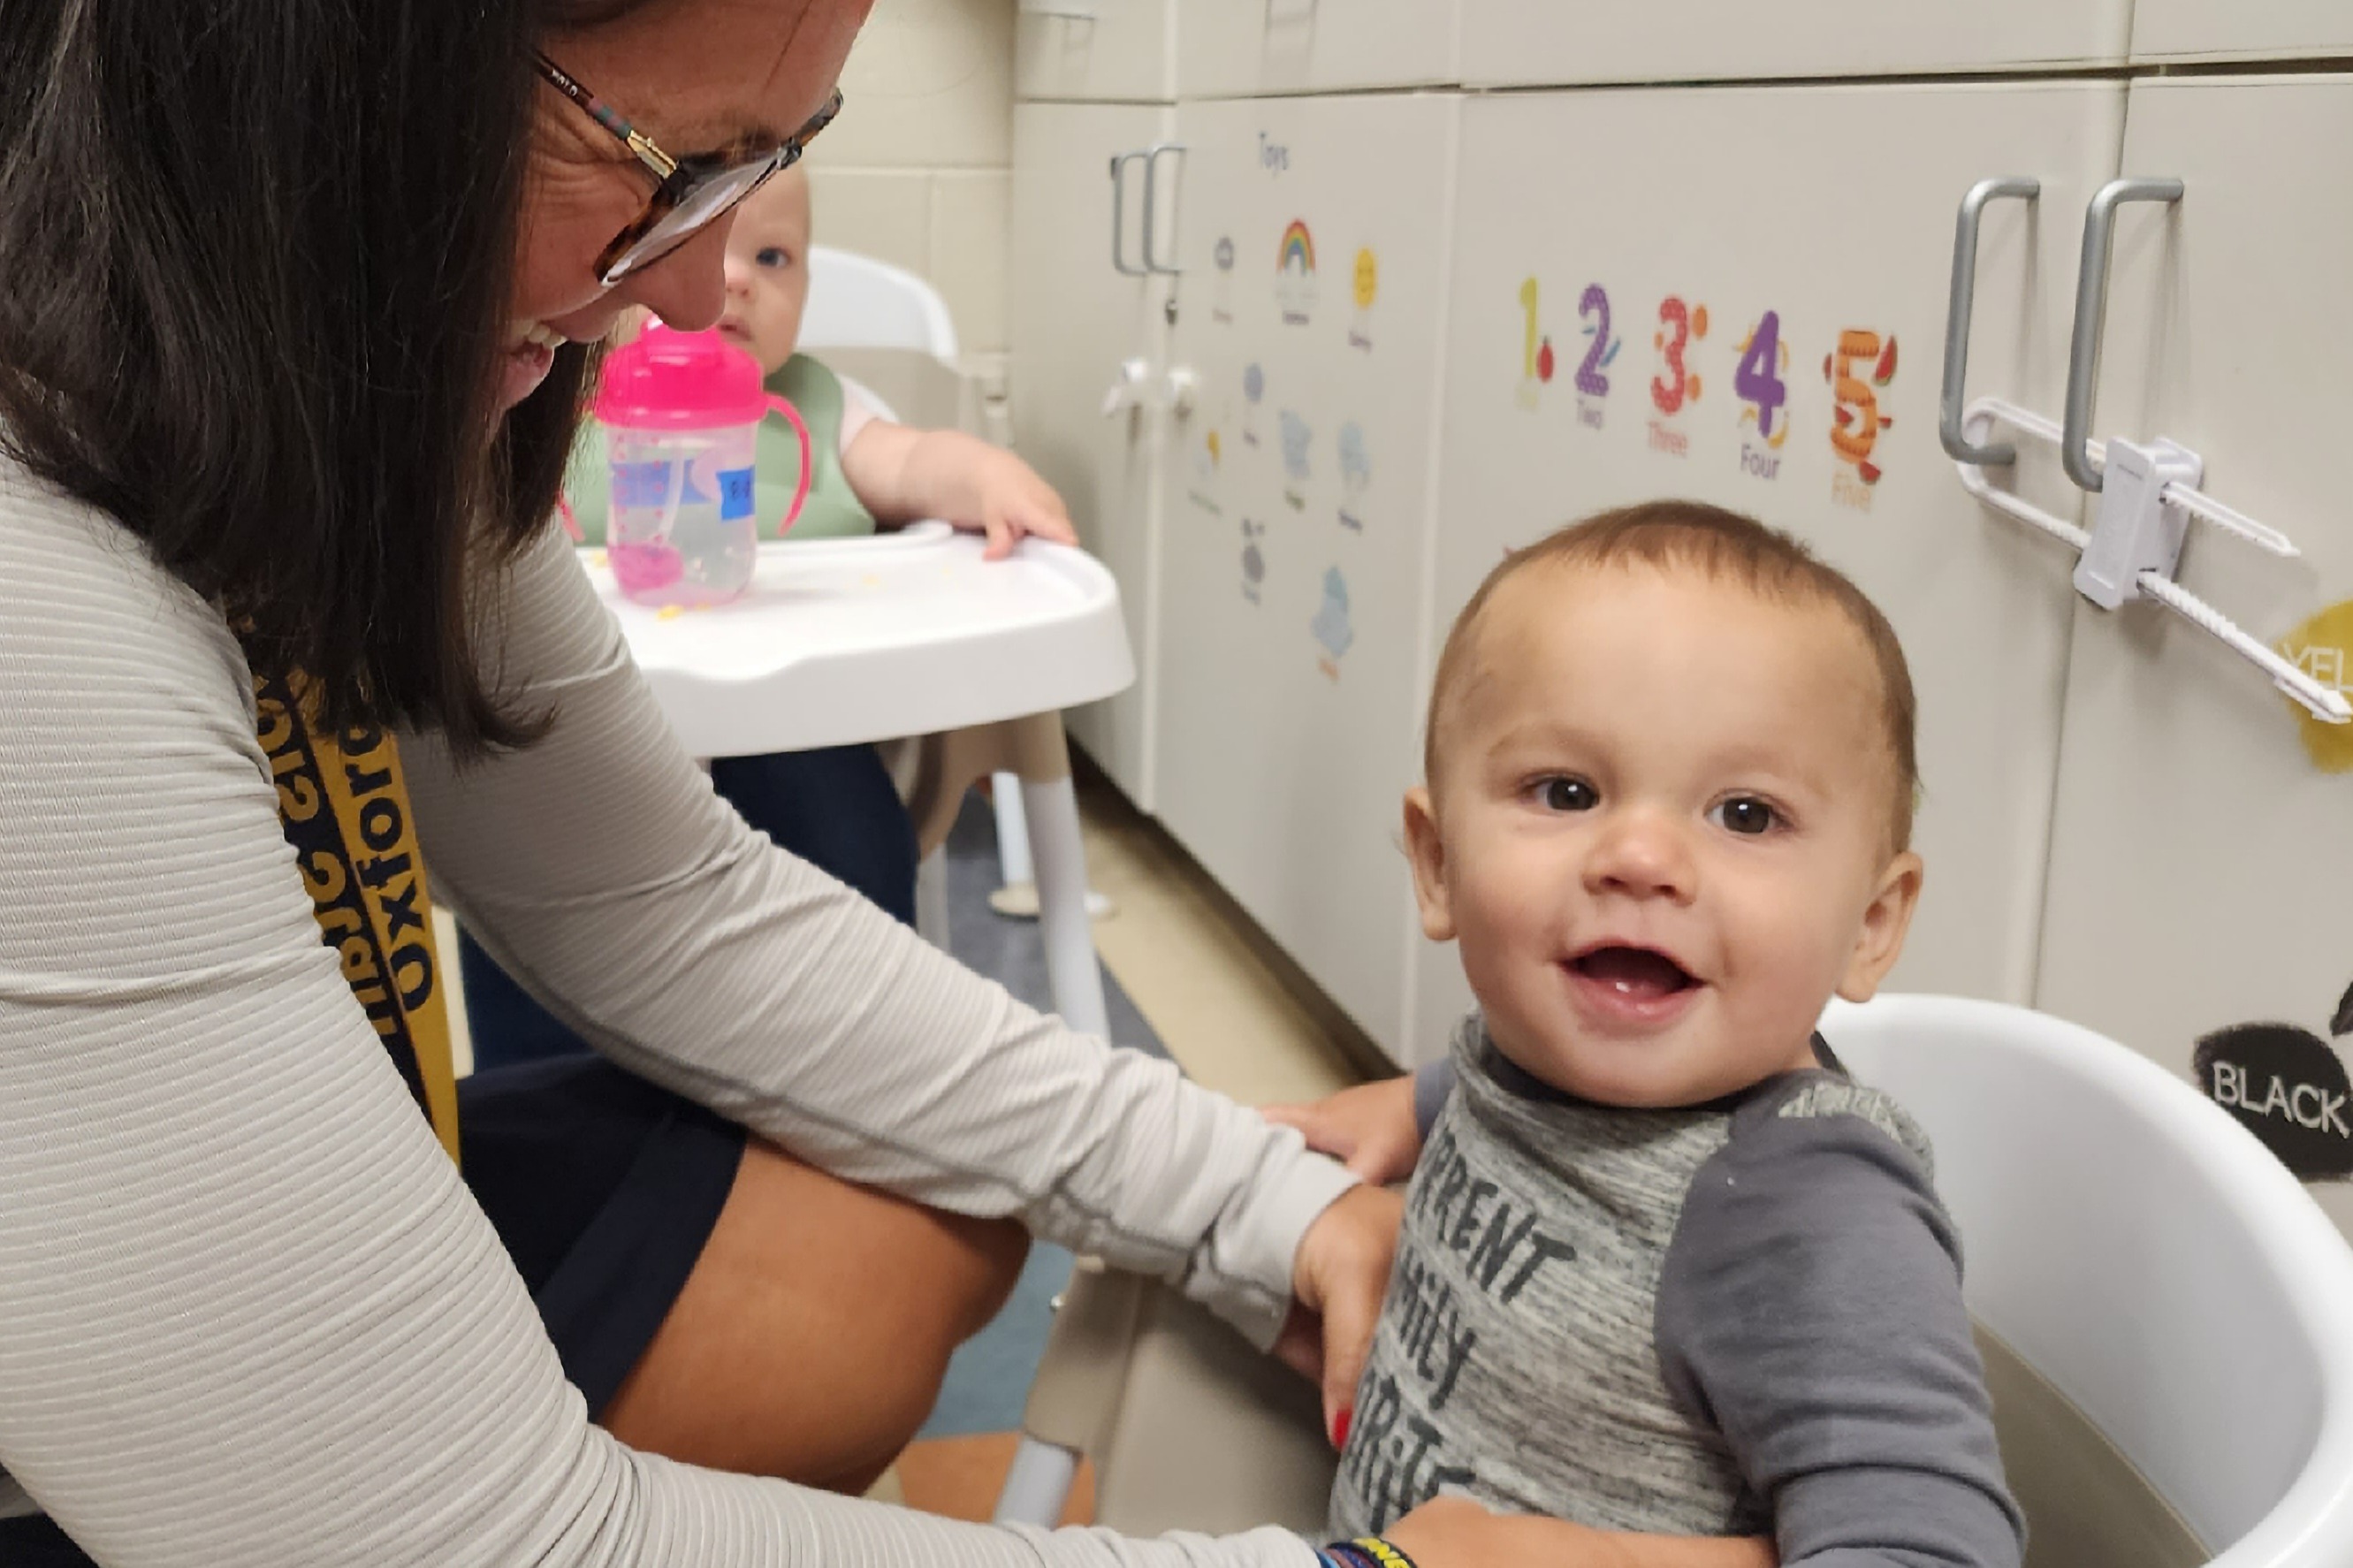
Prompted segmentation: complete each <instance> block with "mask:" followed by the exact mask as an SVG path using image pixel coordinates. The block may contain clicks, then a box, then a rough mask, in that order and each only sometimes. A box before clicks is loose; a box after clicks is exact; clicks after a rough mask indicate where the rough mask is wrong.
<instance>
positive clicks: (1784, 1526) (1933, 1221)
mask: <svg viewBox="0 0 2353 1568" xmlns="http://www.w3.org/2000/svg"><path fill="white" fill-rule="evenodd" d="M1899 1140H1900V1141H1899ZM1926 1153H1927V1148H1926V1140H1925V1139H1921V1138H1920V1137H1919V1136H1918V1134H1917V1132H1916V1131H1915V1130H1914V1129H1913V1128H1912V1127H1911V1124H1910V1122H1909V1121H1908V1119H1906V1118H1905V1117H1904V1115H1903V1112H1902V1111H1901V1110H1896V1109H1895V1108H1894V1102H1893V1101H1891V1100H1886V1099H1885V1097H1883V1096H1880V1095H1876V1094H1874V1093H1873V1091H1872V1090H1870V1089H1863V1088H1862V1087H1861V1086H1858V1085H1854V1084H1852V1083H1849V1082H1846V1081H1844V1080H1842V1079H1825V1078H1816V1077H1814V1076H1813V1075H1808V1081H1807V1083H1806V1086H1805V1087H1803V1088H1799V1089H1796V1090H1795V1092H1788V1091H1784V1092H1781V1093H1776V1094H1771V1095H1768V1096H1767V1097H1764V1098H1763V1099H1761V1100H1757V1101H1752V1102H1751V1103H1750V1104H1748V1105H1746V1106H1744V1107H1743V1108H1742V1109H1741V1110H1740V1111H1739V1112H1738V1113H1736V1117H1735V1120H1734V1126H1733V1135H1732V1137H1731V1139H1730V1141H1729V1142H1726V1143H1725V1147H1724V1148H1723V1149H1722V1150H1721V1151H1719V1152H1717V1153H1716V1154H1715V1155H1714V1156H1713V1157H1711V1158H1710V1159H1709V1161H1708V1162H1707V1163H1706V1164H1705V1165H1704V1166H1702V1167H1701V1169H1700V1171H1699V1173H1698V1175H1697V1176H1696V1177H1695V1178H1694V1181H1693V1184H1692V1187H1691V1191H1690V1194H1689V1196H1688V1198H1687V1199H1686V1201H1685V1204H1684V1206H1683V1215H1682V1219H1681V1222H1680V1223H1679V1225H1678V1226H1677V1228H1676V1232H1675V1237H1674V1239H1673V1241H1672V1244H1671V1245H1670V1246H1669V1247H1668V1250H1667V1255H1666V1259H1665V1263H1664V1266H1663V1269H1662V1275H1661V1278H1660V1280H1659V1293H1658V1306H1657V1335H1658V1349H1659V1362H1660V1369H1661V1371H1662V1373H1663V1374H1664V1375H1665V1378H1666V1383H1667V1386H1668V1388H1669V1389H1670V1390H1671V1391H1672V1393H1673V1394H1674V1395H1675V1397H1676V1399H1677V1400H1678V1401H1679V1402H1681V1403H1682V1404H1683V1405H1684V1406H1685V1407H1686V1408H1687V1409H1688V1410H1690V1411H1691V1412H1693V1413H1694V1415H1698V1416H1699V1417H1701V1418H1702V1419H1704V1420H1705V1421H1706V1422H1707V1423H1708V1424H1709V1425H1711V1426H1715V1428H1716V1429H1717V1430H1719V1431H1721V1432H1722V1433H1723V1434H1724V1436H1725V1440H1726V1442H1727V1443H1728V1444H1729V1446H1730V1447H1731V1450H1732V1453H1733V1456H1734V1458H1735V1459H1736V1462H1737V1463H1738V1465H1739V1467H1740V1469H1741V1473H1742V1476H1743V1478H1744V1479H1745V1480H1746V1484H1747V1487H1748V1489H1750V1491H1751V1492H1752V1493H1753V1494H1754V1495H1755V1497H1756V1499H1757V1501H1759V1502H1760V1503H1762V1504H1763V1505H1764V1508H1765V1510H1766V1511H1767V1513H1768V1514H1769V1516H1770V1517H1771V1519H1772V1521H1773V1527H1774V1532H1775V1535H1776V1536H1777V1538H1778V1545H1779V1548H1780V1554H1781V1562H1782V1563H1783V1564H1784V1565H1785V1568H1799V1565H1801V1564H1802V1565H1803V1568H1899V1565H1900V1568H1930V1565H1934V1568H2016V1565H2017V1564H2018V1563H2019V1561H2020V1558H2021V1554H2022V1552H2023V1550H2024V1543H2025V1526H2024V1522H2023V1521H2022V1519H2021V1516H2020V1514H2019V1511H2018V1507H2017V1504H2016V1503H2015V1502H2014V1501H2013V1500H2011V1498H2010V1492H2009V1489H2007V1487H2005V1485H2004V1484H2003V1481H2002V1472H2001V1459H2000V1453H1999V1451H1998V1450H1997V1449H1996V1447H1995V1445H1994V1431H1993V1415H1992V1410H1991V1407H1990V1405H1989V1402H1988V1400H1987V1396H1986V1392H1985V1382H1984V1374H1983V1371H1982V1369H1981V1368H1980V1367H1979V1365H1978V1354H1977V1346H1976V1343H1975V1342H1974V1341H1973V1340H1972V1339H1971V1338H1970V1334H1969V1321H1968V1311H1967V1310H1966V1309H1965V1308H1964V1307H1963V1305H1962V1302H1961V1263H1960V1243H1959V1239H1958V1237H1957V1235H1956V1233H1955V1231H1954V1227H1953V1223H1952V1220H1951V1218H1950V1217H1949V1216H1948V1215H1947V1214H1946V1213H1945V1211H1944V1208H1943V1206H1942V1205H1940V1204H1938V1203H1937V1201H1936V1194H1935V1192H1934V1190H1933V1189H1932V1187H1931V1186H1930V1184H1929V1183H1930V1176H1929V1170H1928V1164H1927V1160H1926Z"/></svg>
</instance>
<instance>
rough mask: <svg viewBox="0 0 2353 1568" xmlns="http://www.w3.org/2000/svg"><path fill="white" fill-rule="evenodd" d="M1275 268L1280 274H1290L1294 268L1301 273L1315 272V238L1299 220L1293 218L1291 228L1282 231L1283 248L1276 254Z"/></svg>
mask: <svg viewBox="0 0 2353 1568" xmlns="http://www.w3.org/2000/svg"><path fill="white" fill-rule="evenodd" d="M1274 266H1275V270H1276V271H1278V272H1289V271H1291V270H1293V268H1296V269H1297V270H1299V271H1301V272H1308V273H1312V272H1314V270H1315V237H1314V235H1312V234H1310V233H1308V232H1307V225H1306V224H1304V223H1303V222H1302V221H1301V220H1299V219H1298V218H1293V219H1292V220H1291V226H1290V227H1288V228H1286V229H1284V230H1283V231H1282V247H1281V248H1280V249H1279V250H1277V251H1276V252H1275V258H1274Z"/></svg>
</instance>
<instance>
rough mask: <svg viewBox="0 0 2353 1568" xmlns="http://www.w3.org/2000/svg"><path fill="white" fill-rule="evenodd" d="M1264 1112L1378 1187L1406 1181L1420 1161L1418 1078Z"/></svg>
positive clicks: (1383, 1082) (1388, 1081) (1393, 1080)
mask: <svg viewBox="0 0 2353 1568" xmlns="http://www.w3.org/2000/svg"><path fill="white" fill-rule="evenodd" d="M1260 1114H1261V1115H1262V1116H1264V1117H1265V1118H1266V1119H1267V1120H1268V1121H1272V1122H1276V1123H1278V1124H1280V1125H1282V1126H1284V1127H1296V1128H1298V1129H1299V1131H1302V1132H1303V1133H1305V1134H1306V1135H1307V1146H1308V1147H1309V1148H1310V1149H1313V1150H1314V1151H1315V1152H1317V1153H1319V1154H1329V1155H1331V1156H1332V1158H1334V1159H1335V1160H1338V1161H1340V1162H1341V1163H1344V1164H1345V1165H1346V1166H1347V1167H1348V1169H1349V1170H1350V1171H1351V1172H1353V1173H1355V1174H1356V1176H1357V1177H1358V1178H1359V1179H1360V1180H1363V1181H1366V1182H1370V1183H1371V1184H1373V1185H1375V1186H1377V1187H1385V1186H1387V1185H1388V1184H1390V1183H1391V1182H1401V1181H1404V1180H1405V1179H1406V1178H1407V1177H1408V1176H1410V1175H1412V1174H1413V1165H1414V1162H1415V1161H1417V1160H1419V1159H1420V1158H1421V1129H1420V1127H1419V1125H1418V1124H1416V1122H1415V1121H1414V1117H1413V1077H1412V1075H1411V1074H1408V1075H1407V1076H1405V1077H1403V1078H1391V1079H1382V1080H1381V1081H1380V1082H1378V1083H1367V1084H1360V1085H1358V1086H1357V1087H1356V1088H1355V1089H1342V1090H1341V1091H1340V1092H1339V1093H1337V1094H1332V1095H1326V1096H1324V1098H1323V1099H1322V1100H1317V1101H1315V1102H1314V1104H1312V1105H1270V1106H1266V1107H1263V1108H1262V1109H1261V1111H1260Z"/></svg>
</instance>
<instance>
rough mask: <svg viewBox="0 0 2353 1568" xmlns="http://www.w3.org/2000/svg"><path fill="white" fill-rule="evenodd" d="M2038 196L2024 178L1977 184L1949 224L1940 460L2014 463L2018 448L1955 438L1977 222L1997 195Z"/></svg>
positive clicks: (2034, 183)
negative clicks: (1949, 270)
mask: <svg viewBox="0 0 2353 1568" xmlns="http://www.w3.org/2000/svg"><path fill="white" fill-rule="evenodd" d="M2040 195H2042V181H2040V180H2037V179H2033V178H2031V177H2030V176H2028V175H2025V174H2004V175H1999V176H1997V177H1995V178H1993V179H1990V180H1979V181H1978V183H1977V184H1974V185H1971V186H1970V187H1969V194H1968V195H1965V196H1963V197H1962V198H1961V213H1960V216H1959V217H1958V218H1957V219H1956V220H1955V221H1954V224H1953V291H1952V300H1951V302H1950V304H1949V305H1947V308H1946V311H1945V390H1944V395H1943V396H1941V397H1940V398H1938V399H1937V401H1936V436H1937V438H1938V439H1940V440H1942V441H1943V442H1944V444H1945V455H1946V456H1947V457H1949V458H1952V459H1953V461H1955V462H1957V463H1976V464H1978V465H1979V466H1980V467H1986V468H2000V467H2003V466H2006V465H2008V464H2010V463H2014V462H2016V461H2017V460H2018V448H2017V447H2013V446H2011V445H2010V443H2009V442H2007V441H1995V442H1992V443H1989V445H1986V446H1983V447H1980V446H1978V445H1976V444H1975V443H1973V442H1971V441H1970V440H1969V439H1968V437H1966V436H1964V435H1962V434H1961V414H1962V409H1963V405H1964V404H1965V402H1966V399H1965V396H1964V393H1963V388H1964V387H1965V386H1966V384H1967V383H1968V374H1969V311H1970V309H1971V307H1972V306H1973V305H1974V304H1975V302H1976V295H1977V287H1978V218H1979V217H1980V216H1983V214H1984V212H1985V207H1986V204H1987V203H1988V202H1990V201H1994V200H1997V199H1999V198H2000V197H2003V196H2016V197H2018V198H2019V199H2020V200H2021V201H2029V202H2031V201H2033V200H2034V199H2035V198H2036V197H2038V196H2040Z"/></svg>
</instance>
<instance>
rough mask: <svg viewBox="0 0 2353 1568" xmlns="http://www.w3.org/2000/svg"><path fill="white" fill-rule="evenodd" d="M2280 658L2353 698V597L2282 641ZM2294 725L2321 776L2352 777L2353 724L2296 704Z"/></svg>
mask: <svg viewBox="0 0 2353 1568" xmlns="http://www.w3.org/2000/svg"><path fill="white" fill-rule="evenodd" d="M2278 648H2279V655H2280V657H2281V658H2284V659H2286V660H2287V661H2288V662H2289V663H2291V664H2293V665H2295V667H2296V668H2298V669H2301V670H2303V671H2304V672H2305V673H2306V675H2309V676H2310V677H2312V679H2315V680H2317V681H2318V682H2320V684H2321V685H2323V686H2326V687H2327V688H2328V689H2331V690H2332V691H2339V692H2344V693H2346V694H2347V695H2348V696H2353V657H2348V654H2347V652H2346V650H2347V649H2348V648H2353V599H2348V600H2346V601H2345V602H2344V603H2342V604H2337V605H2329V606H2328V608H2327V609H2325V610H2323V611H2321V612H2320V613H2319V614H2318V615H2316V616H2313V617H2312V618H2311V619H2310V620H2308V621H2306V622H2305V623H2304V625H2302V626H2298V627H2296V628H2295V630H2294V631H2292V632H2290V633H2288V634H2287V636H2285V637H2282V638H2281V639H2280V640H2279V643H2278ZM2288 706H2289V708H2290V709H2291V710H2293V711H2294V712H2295V716H2296V727H2297V729H2298V730H2299V731H2302V733H2303V736H2304V749H2305V750H2306V752H2309V753H2310V754H2311V756H2312V763H2313V766H2315V767H2316V768H2318V769H2320V770H2321V771H2322V772H2323V773H2353V724H2331V723H2329V722H2328V721H2327V720H2325V719H2320V718H2316V717H2315V716H2314V715H2312V714H2310V713H2307V712H2306V711H2305V710H2304V709H2303V708H2302V707H2300V706H2298V705H2296V704H2295V703H2290V704H2289V705H2288Z"/></svg>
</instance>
